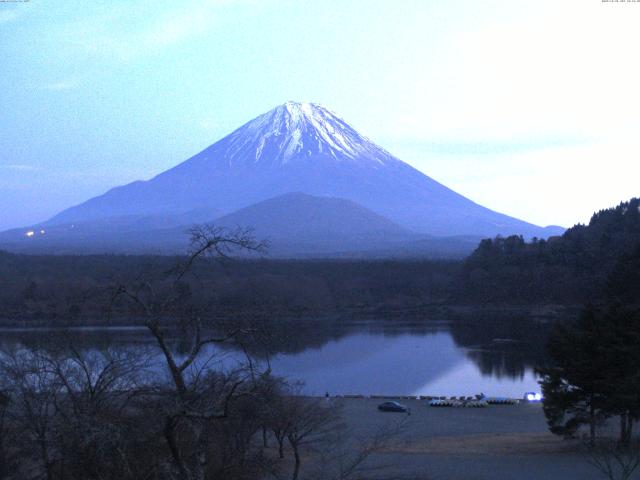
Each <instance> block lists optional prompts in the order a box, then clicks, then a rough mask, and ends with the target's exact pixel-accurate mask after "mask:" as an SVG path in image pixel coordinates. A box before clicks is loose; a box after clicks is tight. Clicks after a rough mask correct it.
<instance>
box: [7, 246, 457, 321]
mask: <svg viewBox="0 0 640 480" xmlns="http://www.w3.org/2000/svg"><path fill="white" fill-rule="evenodd" d="M180 260H181V259H180V258H179V257H144V256H124V255H122V256H120V255H117V256H115V255H101V256H28V255H16V254H9V253H1V252H0V278H1V279H2V280H1V282H2V286H1V288H0V319H2V321H3V323H4V324H5V325H19V326H35V325H43V324H49V323H51V322H53V323H56V324H65V325H69V324H71V325H74V324H104V323H105V322H111V323H116V322H118V323H121V322H127V321H131V319H126V318H119V316H118V309H117V308H115V309H114V308H113V305H112V304H111V302H110V298H109V295H110V287H112V286H113V285H114V284H116V283H123V282H130V281H134V280H136V279H146V280H150V281H154V282H155V281H161V280H162V278H163V277H164V276H165V275H166V273H167V272H169V271H171V270H172V269H173V268H174V267H175V266H176V265H177V264H178V263H179V261H180ZM459 268H460V263H459V262H452V261H429V260H415V261H410V260H403V261H400V260H399V261H395V260H385V261H382V260H381V261H356V260H335V261H334V260H267V259H265V260H227V261H225V262H222V263H221V262H217V261H208V260H204V259H203V260H202V261H200V262H199V263H198V264H197V265H194V269H193V270H194V274H193V275H192V276H191V277H190V278H189V279H188V280H186V279H185V288H189V289H190V290H191V291H192V292H193V293H192V294H193V295H194V296H196V297H197V298H195V299H194V301H196V302H198V303H199V305H200V306H201V307H202V306H206V307H207V308H209V309H211V310H215V311H216V312H217V314H220V315H225V314H226V313H228V312H230V311H232V312H233V313H234V314H236V315H241V314H242V313H243V312H248V313H251V314H255V313H256V312H257V311H259V312H269V313H270V314H279V313H281V314H283V315H292V314H293V315H296V316H299V315H300V314H305V315H307V316H308V315H312V314H316V313H317V314H319V315H325V314H330V313H335V312H337V311H340V312H349V311H365V310H366V311H369V312H377V311H389V310H394V311H397V310H406V309H412V308H417V307H422V306H424V305H434V304H442V303H444V302H445V301H446V299H447V296H448V288H449V283H450V282H451V280H452V279H453V278H454V276H455V274H456V272H457V271H458V269H459Z"/></svg>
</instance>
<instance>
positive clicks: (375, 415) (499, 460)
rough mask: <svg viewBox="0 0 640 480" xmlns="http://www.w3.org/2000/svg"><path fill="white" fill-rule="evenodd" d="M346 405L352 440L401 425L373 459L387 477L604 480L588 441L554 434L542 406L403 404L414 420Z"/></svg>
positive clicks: (365, 403) (362, 404) (360, 403)
mask: <svg viewBox="0 0 640 480" xmlns="http://www.w3.org/2000/svg"><path fill="white" fill-rule="evenodd" d="M329 401H331V402H339V403H341V404H342V405H343V409H344V418H345V420H346V421H347V423H348V425H349V428H350V430H351V432H352V435H353V436H354V438H363V437H366V436H367V435H372V434H373V433H374V432H376V431H379V430H380V429H383V428H385V426H390V427H391V426H393V425H400V426H401V428H400V432H399V434H398V435H397V436H396V437H394V438H393V439H392V440H391V441H390V442H389V444H388V445H387V447H386V448H385V449H384V450H383V451H382V452H380V453H377V454H376V455H375V456H374V457H372V458H371V462H372V463H373V464H379V465H386V466H387V468H388V474H386V475H387V477H388V478H399V477H401V476H402V477H406V478H421V479H422V478H424V479H439V480H462V479H465V480H466V479H473V480H484V479H487V480H488V479H491V480H501V479H505V480H507V479H520V478H522V479H527V480H529V479H531V478H536V479H548V480H556V479H557V480H561V479H562V480H572V479H581V480H588V479H598V478H601V477H600V476H599V475H600V474H599V473H598V472H597V471H596V470H595V469H594V468H593V467H592V466H591V465H590V464H589V456H588V455H587V454H586V453H585V446H584V442H583V441H580V440H573V441H566V440H563V439H561V438H558V437H556V436H554V435H552V434H551V433H549V432H548V429H547V425H546V421H545V417H544V414H543V412H542V405H540V404H527V403H523V404H519V405H513V406H489V407H487V408H434V407H430V406H429V405H428V402H427V401H424V400H423V401H420V400H401V402H402V403H403V404H405V405H407V406H408V407H410V408H411V415H407V414H401V413H400V414H399V413H387V412H379V411H378V410H377V408H376V407H377V405H378V404H379V403H380V402H381V401H382V400H381V399H367V398H364V399H331V400H329Z"/></svg>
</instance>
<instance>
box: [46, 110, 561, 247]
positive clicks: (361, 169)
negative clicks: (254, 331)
mask: <svg viewBox="0 0 640 480" xmlns="http://www.w3.org/2000/svg"><path fill="white" fill-rule="evenodd" d="M290 192H304V193H307V194H310V195H316V196H325V197H338V198H344V199H347V200H351V201H354V202H357V203H359V204H361V205H362V206H364V207H366V208H368V209H370V210H372V211H373V212H375V213H377V214H379V215H382V216H384V217H387V218H388V219H390V220H391V221H393V222H395V223H397V224H399V225H400V226H402V227H404V228H408V229H411V230H414V231H415V232H420V233H427V234H432V235H481V236H494V235H497V234H503V235H506V234H513V233H518V234H523V235H525V236H540V237H546V236H549V235H550V234H552V233H558V229H555V230H551V231H547V230H545V229H542V228H540V227H537V226H535V225H532V224H530V223H527V222H523V221H520V220H517V219H515V218H512V217H509V216H506V215H502V214H500V213H496V212H493V211H491V210H489V209H487V208H484V207H482V206H480V205H478V204H476V203H474V202H472V201H470V200H469V199H467V198H465V197H463V196H461V195H459V194H457V193H456V192H454V191H452V190H450V189H449V188H447V187H445V186H444V185H441V184H440V183H438V182H436V181H435V180H433V179H431V178H429V177H427V176H426V175H424V174H422V173H421V172H419V171H418V170H416V169H414V168H413V167H411V166H409V165H408V164H406V163H404V162H402V161H400V160H399V159H397V158H395V157H393V156H392V155H391V154H390V153H388V152H387V151H385V150H384V149H382V148H380V147H379V146H377V145H375V144H374V143H373V142H371V141H370V140H368V139H367V138H366V137H364V136H362V135H360V134H359V133H358V132H356V131H355V130H354V129H353V128H352V127H350V126H349V125H348V124H347V123H346V122H344V121H343V120H342V119H340V118H339V117H337V116H336V115H334V114H333V113H331V112H330V111H328V110H326V109H325V108H323V107H321V106H319V105H315V104H308V103H293V102H289V103H286V104H284V105H281V106H279V107H277V108H275V109H273V110H271V111H269V112H267V113H265V114H263V115H260V116H259V117H257V118H255V119H254V120H252V121H250V122H248V123H247V124H245V125H243V126H242V127H240V128H239V129H237V130H236V131H234V132H233V133H231V134H230V135H228V136H227V137H225V138H223V139H221V140H220V141H218V142H216V143H215V144H213V145H211V146H210V147H208V148H207V149H205V150H203V151H202V152H200V153H198V154H197V155H195V156H193V157H191V158H190V159H188V160H186V161H185V162H183V163H181V164H180V165H178V166H176V167H174V168H172V169H170V170H167V171H165V172H163V173H161V174H160V175H158V176H156V177H154V178H152V179H151V180H149V181H144V182H142V181H140V182H134V183H131V184H129V185H125V186H122V187H117V188H114V189H112V190H110V191H109V192H107V193H105V194H104V195H102V196H99V197H95V198H93V199H91V200H89V201H87V202H85V203H83V204H81V205H78V206H76V207H72V208H70V209H68V210H65V211H64V212H61V213H60V214H58V215H56V216H55V217H54V218H52V219H51V220H49V221H48V222H46V223H45V225H47V226H51V225H61V224H70V223H79V222H85V221H90V220H95V219H99V218H110V217H119V216H123V215H158V214H162V215H180V214H183V213H184V212H187V211H190V210H193V209H195V208H216V209H219V210H221V211H224V212H233V211H235V210H238V209H240V208H243V207H246V206H248V205H251V204H253V203H256V202H260V201H263V200H266V199H269V198H272V197H275V196H278V195H282V194H285V193H290ZM560 231H561V229H560Z"/></svg>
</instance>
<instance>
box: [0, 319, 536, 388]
mask: <svg viewBox="0 0 640 480" xmlns="http://www.w3.org/2000/svg"><path fill="white" fill-rule="evenodd" d="M547 330H548V328H547V327H546V326H545V325H541V324H538V323H535V322H531V321H528V320H521V319H520V320H512V321H510V320H507V321H501V322H493V321H492V322H487V321H486V320H481V321H478V322H476V321H467V322H456V323H451V322H437V321H427V322H412V323H407V322H404V323H398V322H388V321H367V322H356V323H348V324H340V325H339V326H335V325H332V326H331V327H327V326H323V327H322V328H318V329H314V328H308V329H305V330H304V331H301V332H299V333H295V334H294V335H293V338H294V341H293V342H289V343H284V344H283V345H281V346H280V348H279V350H280V351H279V352H277V353H275V354H272V355H271V356H270V363H271V366H272V369H273V372H274V374H277V375H282V376H285V377H287V378H289V379H290V380H295V381H301V382H304V386H303V387H302V388H303V391H304V392H306V393H308V394H314V395H324V394H325V392H328V393H330V394H331V395H344V394H362V395H446V396H451V395H456V396H458V395H473V394H476V393H480V392H483V393H485V394H486V395H488V396H493V395H495V396H513V397H521V396H522V395H523V393H524V392H527V391H538V390H539V386H538V384H537V379H536V376H535V374H534V367H535V365H536V364H538V363H539V362H540V361H542V359H543V357H544V353H543V352H544V343H545V341H546V332H547ZM1 334H2V340H1V341H0V343H2V344H3V346H4V347H6V346H9V345H14V346H15V345H17V344H20V345H25V346H29V345H34V344H38V343H40V341H42V339H44V338H51V337H52V336H55V335H56V332H55V331H51V330H37V331H15V330H13V331H7V330H5V331H2V332H1ZM72 338H74V341H75V342H78V343H80V344H81V345H82V348H88V349H94V348H97V345H98V344H101V343H103V342H105V339H110V340H109V341H110V344H111V345H114V344H115V345H119V346H123V347H124V346H128V348H131V346H134V348H138V347H136V345H139V346H140V348H143V346H144V348H149V347H150V346H152V345H153V344H152V343H151V342H150V340H149V338H148V336H147V334H146V332H145V331H144V330H142V329H135V328H132V329H79V330H76V331H74V333H73V335H72ZM208 353H210V354H213V353H215V354H217V360H216V361H215V362H214V364H213V365H215V367H216V368H220V367H223V368H231V367H233V365H234V364H236V363H237V362H240V361H241V360H242V359H243V358H244V357H243V355H242V354H241V353H240V352H239V351H237V350H233V349H230V348H226V349H224V350H223V349H220V348H215V349H214V348H212V349H210V350H209V351H208ZM157 362H158V363H157V368H158V369H162V368H163V365H162V362H161V359H159V358H158V360H157Z"/></svg>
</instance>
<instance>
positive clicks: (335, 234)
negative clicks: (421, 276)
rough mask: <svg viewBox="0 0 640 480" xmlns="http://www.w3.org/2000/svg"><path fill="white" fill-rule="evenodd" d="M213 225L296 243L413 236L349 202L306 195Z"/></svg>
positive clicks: (255, 207)
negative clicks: (241, 229) (293, 240)
mask: <svg viewBox="0 0 640 480" xmlns="http://www.w3.org/2000/svg"><path fill="white" fill-rule="evenodd" d="M215 223H216V224H217V225H221V226H226V227H230V228H233V227H243V226H247V225H250V226H251V228H252V229H253V230H254V233H255V235H256V236H258V237H260V238H278V239H296V240H299V241H321V240H323V239H331V240H332V241H334V240H337V239H341V238H344V239H345V240H357V239H383V238H385V237H388V238H395V239H398V238H413V237H415V236H416V235H415V234H412V233H411V232H409V231H408V230H406V229H404V228H402V227H400V226H398V225H397V224H395V223H393V222H392V221H390V220H388V219H386V218H384V217H382V216H381V215H378V214H376V213H373V212H372V211H371V210H368V209H366V208H364V207H362V206H360V205H358V204H357V203H355V202H352V201H350V200H344V199H341V198H330V197H314V196H312V195H308V194H305V193H287V194H284V195H280V196H278V197H275V198H271V199H269V200H265V201H262V202H259V203H256V204H254V205H250V206H248V207H245V208H243V209H241V210H238V211H237V212H234V213H231V214H229V215H225V216H223V217H220V218H219V219H217V220H216V222H215Z"/></svg>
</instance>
